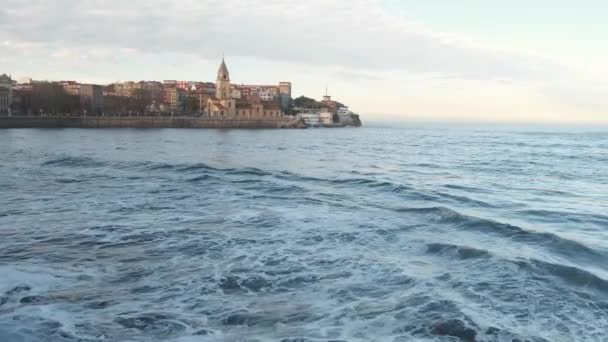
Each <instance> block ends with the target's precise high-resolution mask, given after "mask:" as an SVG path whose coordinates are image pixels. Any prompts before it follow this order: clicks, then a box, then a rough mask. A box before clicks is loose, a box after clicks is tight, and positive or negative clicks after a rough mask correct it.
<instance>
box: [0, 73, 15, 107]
mask: <svg viewBox="0 0 608 342" xmlns="http://www.w3.org/2000/svg"><path fill="white" fill-rule="evenodd" d="M12 108H13V80H11V78H10V77H9V76H7V75H6V74H2V75H0V116H10V115H11V114H12Z"/></svg>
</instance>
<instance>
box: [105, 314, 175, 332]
mask: <svg viewBox="0 0 608 342" xmlns="http://www.w3.org/2000/svg"><path fill="white" fill-rule="evenodd" d="M115 322H116V323H118V324H120V325H122V326H123V327H125V328H129V329H137V330H139V331H145V332H146V333H149V334H153V335H156V336H164V337H167V336H170V335H174V334H176V333H180V332H182V331H184V330H186V326H185V325H184V324H183V323H181V322H179V321H176V320H175V319H174V318H172V317H170V316H167V315H164V314H147V315H141V316H137V317H119V318H117V319H116V320H115Z"/></svg>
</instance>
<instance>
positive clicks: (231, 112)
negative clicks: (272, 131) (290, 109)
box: [203, 58, 283, 120]
mask: <svg viewBox="0 0 608 342" xmlns="http://www.w3.org/2000/svg"><path fill="white" fill-rule="evenodd" d="M215 88H216V94H215V96H214V97H213V96H211V97H209V98H207V104H206V108H204V109H203V112H204V113H205V114H206V115H208V116H210V117H214V118H227V119H247V120H279V119H281V118H282V117H283V112H282V111H281V108H280V106H279V105H278V104H276V103H270V102H264V101H261V99H260V97H259V96H250V97H247V98H244V97H242V96H239V97H240V98H235V96H234V94H233V92H232V89H231V86H230V73H229V72H228V68H227V67H226V62H225V61H224V59H223V58H222V64H221V65H220V68H219V70H218V72H217V79H216V83H215Z"/></svg>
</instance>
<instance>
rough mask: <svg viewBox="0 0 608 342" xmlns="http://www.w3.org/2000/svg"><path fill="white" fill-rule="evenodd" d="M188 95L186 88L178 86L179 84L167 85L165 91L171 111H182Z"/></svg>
mask: <svg viewBox="0 0 608 342" xmlns="http://www.w3.org/2000/svg"><path fill="white" fill-rule="evenodd" d="M186 96H187V93H186V90H184V89H182V88H178V87H177V86H173V87H166V88H165V91H164V102H165V103H166V104H168V105H169V109H170V110H171V111H173V112H176V111H181V109H182V104H183V103H184V100H185V99H186Z"/></svg>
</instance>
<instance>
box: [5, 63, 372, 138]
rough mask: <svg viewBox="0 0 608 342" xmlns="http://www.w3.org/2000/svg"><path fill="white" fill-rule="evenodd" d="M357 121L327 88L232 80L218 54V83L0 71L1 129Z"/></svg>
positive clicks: (343, 123)
mask: <svg viewBox="0 0 608 342" xmlns="http://www.w3.org/2000/svg"><path fill="white" fill-rule="evenodd" d="M345 126H355V127H358V126H361V121H360V119H359V116H358V115H357V114H355V113H353V112H351V111H350V110H349V109H348V107H347V106H346V105H344V104H343V103H340V102H338V101H334V100H332V99H331V97H330V96H329V95H328V94H327V89H326V93H325V96H323V99H322V100H321V101H316V100H314V99H311V98H308V97H305V96H300V97H298V98H296V99H293V98H292V84H291V82H279V83H278V85H245V84H244V83H241V84H234V83H231V81H230V73H229V71H228V67H227V66H226V62H225V60H224V59H222V62H221V64H220V67H219V69H218V71H217V75H216V81H215V83H212V82H193V81H175V80H165V81H163V82H158V81H140V82H122V83H121V82H117V83H112V84H109V85H96V84H81V83H78V82H76V81H59V82H49V81H32V80H31V79H28V80H25V81H21V82H15V81H13V80H12V79H11V77H10V76H7V75H5V74H4V75H1V76H0V128H36V127H40V128H52V127H78V128H109V127H112V128H118V127H128V128H161V127H162V128H231V129H238V128H306V127H345Z"/></svg>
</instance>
